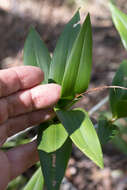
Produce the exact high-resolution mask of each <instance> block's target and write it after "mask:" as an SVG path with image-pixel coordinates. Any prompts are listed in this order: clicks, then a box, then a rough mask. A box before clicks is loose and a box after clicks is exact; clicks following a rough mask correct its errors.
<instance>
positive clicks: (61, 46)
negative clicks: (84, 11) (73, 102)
mask: <svg viewBox="0 0 127 190" xmlns="http://www.w3.org/2000/svg"><path fill="white" fill-rule="evenodd" d="M79 21H80V16H79V11H78V12H77V13H76V14H75V15H74V17H73V18H72V19H71V20H70V22H69V23H68V24H66V26H65V28H64V30H63V32H62V34H61V35H60V38H59V39H58V42H57V44H56V48H55V50H54V53H53V57H52V62H51V65H50V74H49V82H50V81H54V82H55V83H58V84H61V83H62V79H63V75H64V70H65V66H66V62H67V58H68V56H69V55H70V52H71V49H72V46H73V43H74V41H75V39H76V37H77V34H78V33H79V30H80V24H79Z"/></svg>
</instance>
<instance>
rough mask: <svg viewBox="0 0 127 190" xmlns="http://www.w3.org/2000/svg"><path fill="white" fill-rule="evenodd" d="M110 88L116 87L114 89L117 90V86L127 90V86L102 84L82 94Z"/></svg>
mask: <svg viewBox="0 0 127 190" xmlns="http://www.w3.org/2000/svg"><path fill="white" fill-rule="evenodd" d="M109 88H114V90H115V88H118V89H122V90H127V88H125V87H122V86H100V87H98V88H92V89H90V90H87V91H86V92H84V93H83V94H82V95H85V94H90V93H93V92H97V91H102V90H105V89H109Z"/></svg>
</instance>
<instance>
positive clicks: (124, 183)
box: [0, 0, 127, 190]
mask: <svg viewBox="0 0 127 190" xmlns="http://www.w3.org/2000/svg"><path fill="white" fill-rule="evenodd" d="M114 2H115V3H116V4H117V6H118V7H119V8H120V9H121V10H123V11H124V12H125V13H127V1H126V0H114ZM78 8H80V13H81V20H83V19H84V17H85V16H86V14H87V13H88V12H90V15H91V21H92V28H93V71H92V77H91V84H90V88H94V87H99V86H104V85H111V82H112V78H113V76H114V74H115V72H116V69H117V68H118V66H119V64H120V63H121V61H122V60H123V59H126V58H127V55H126V51H125V50H124V48H123V47H122V44H121V41H120V37H119V35H118V33H117V31H116V30H115V28H114V26H113V24H112V20H111V14H110V11H109V8H108V0H0V69H4V68H8V67H12V66H17V65H21V64H23V61H22V60H23V46H24V41H25V38H26V36H27V33H28V31H29V27H30V26H31V25H33V26H35V28H36V29H37V31H38V32H39V33H40V35H41V38H42V39H43V41H44V42H45V43H46V45H47V47H48V49H49V50H50V52H51V53H52V52H53V50H54V47H55V44H56V41H57V39H58V37H59V35H60V33H61V31H62V29H63V27H64V25H65V24H66V23H67V22H68V21H69V20H70V18H71V17H72V16H73V14H74V13H75V12H76V10H77V9H78ZM107 95H108V91H107V90H106V91H103V92H99V93H93V94H89V95H87V96H85V97H84V98H83V99H82V100H81V101H80V103H79V104H80V106H81V107H83V108H85V109H86V110H87V111H89V110H91V109H92V108H93V107H94V106H95V105H96V104H98V103H99V102H100V101H101V100H103V99H104V98H105V97H107ZM108 109H109V105H108V103H107V104H104V105H103V106H101V108H100V109H99V113H100V112H102V111H106V110H108ZM106 114H108V112H107V111H106ZM98 115H99V114H98V113H94V114H92V119H93V122H94V123H96V120H97V117H98ZM120 125H121V128H122V130H121V131H122V132H123V133H122V134H121V136H120V137H119V138H116V139H115V140H114V142H111V143H109V144H108V145H106V146H105V147H103V152H104V164H105V168H104V169H103V170H100V169H98V167H96V166H95V164H93V163H92V162H91V161H90V160H89V159H87V158H86V157H85V156H84V155H83V154H82V153H81V152H80V151H79V150H77V149H76V148H75V147H74V148H73V152H72V157H71V159H70V162H69V166H68V169H67V172H66V178H65V179H64V181H63V185H62V187H61V190H85V189H86V190H126V189H127V156H126V155H127V130H126V126H127V121H126V120H124V121H121V122H120ZM35 133H36V131H35V130H31V131H30V132H29V133H27V134H23V135H20V137H18V138H17V139H13V140H11V141H9V142H7V143H6V144H5V145H4V147H3V149H5V150H7V149H8V148H11V147H13V146H15V145H19V144H22V143H26V142H29V140H30V139H31V138H32V137H33V136H34V135H35ZM37 167H38V165H37V166H34V167H32V168H30V169H29V170H28V171H27V172H26V173H24V174H23V175H22V176H20V177H18V178H17V179H16V180H14V181H13V182H12V183H10V184H9V187H8V190H21V189H22V187H23V186H24V184H25V183H26V182H27V181H28V179H29V178H30V177H31V175H32V174H33V172H34V171H35V169H36V168H37Z"/></svg>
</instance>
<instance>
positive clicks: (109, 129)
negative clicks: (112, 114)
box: [98, 116, 119, 144]
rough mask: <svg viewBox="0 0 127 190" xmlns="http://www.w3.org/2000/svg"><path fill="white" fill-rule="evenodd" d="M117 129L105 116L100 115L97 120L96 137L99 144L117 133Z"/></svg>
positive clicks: (104, 142)
mask: <svg viewBox="0 0 127 190" xmlns="http://www.w3.org/2000/svg"><path fill="white" fill-rule="evenodd" d="M118 133H119V129H118V127H117V126H116V125H114V124H112V123H111V122H110V121H108V120H107V118H106V117H104V116H101V117H100V118H99V121H98V137H99V140H100V142H101V144H106V143H107V142H108V141H110V140H112V139H113V138H114V137H115V136H116V135H118Z"/></svg>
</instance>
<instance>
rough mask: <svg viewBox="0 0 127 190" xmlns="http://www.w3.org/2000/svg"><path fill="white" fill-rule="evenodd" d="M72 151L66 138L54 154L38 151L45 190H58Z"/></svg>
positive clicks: (70, 144)
mask: <svg viewBox="0 0 127 190" xmlns="http://www.w3.org/2000/svg"><path fill="white" fill-rule="evenodd" d="M71 150H72V142H71V140H70V139H69V138H68V139H67V140H66V142H65V143H64V144H63V146H62V147H61V148H60V149H58V150H57V151H56V152H52V153H47V152H44V151H42V150H39V151H38V152H39V157H40V162H41V167H42V172H43V175H44V181H45V184H46V187H47V190H59V187H60V184H61V181H62V179H63V177H64V173H65V170H66V167H67V163H68V160H69V158H70V154H71Z"/></svg>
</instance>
